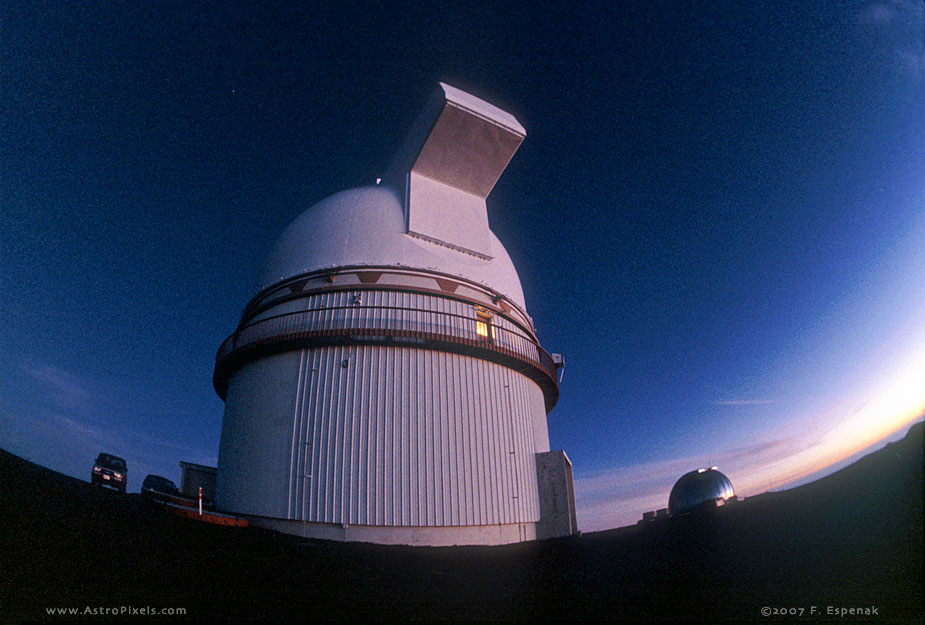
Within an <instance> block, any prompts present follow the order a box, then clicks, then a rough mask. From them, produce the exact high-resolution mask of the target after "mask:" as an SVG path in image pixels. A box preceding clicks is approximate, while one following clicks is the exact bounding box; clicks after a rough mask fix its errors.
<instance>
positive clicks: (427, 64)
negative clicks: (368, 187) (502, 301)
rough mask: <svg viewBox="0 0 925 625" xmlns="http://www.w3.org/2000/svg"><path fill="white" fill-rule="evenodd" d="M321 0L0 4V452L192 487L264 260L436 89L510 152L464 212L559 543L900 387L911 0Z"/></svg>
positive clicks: (919, 83)
mask: <svg viewBox="0 0 925 625" xmlns="http://www.w3.org/2000/svg"><path fill="white" fill-rule="evenodd" d="M325 4H327V5H328V8H305V7H302V8H295V9H286V8H282V7H279V6H271V5H267V6H263V5H251V4H241V5H237V6H234V5H232V4H231V3H225V2H220V3H215V4H204V3H195V4H194V3H166V2H151V3H125V4H122V5H116V6H113V5H112V4H110V3H105V4H99V3H86V6H85V5H84V4H82V3H77V4H73V5H67V6H63V7H55V6H49V5H46V6H42V5H38V4H29V5H26V4H25V3H8V4H7V5H6V6H4V8H2V9H0V25H2V26H0V150H2V151H0V193H2V195H0V295H2V300H0V301H2V304H0V447H3V448H5V449H7V450H10V451H13V452H14V453H18V454H20V455H24V456H26V457H28V458H30V459H33V460H35V461H37V462H40V463H41V464H44V465H47V466H50V467H52V468H55V469H58V470H62V471H64V472H67V473H71V474H73V475H77V476H79V477H82V478H86V476H87V474H88V472H89V468H90V464H91V462H92V458H93V456H94V455H95V453H96V452H97V451H100V450H103V449H105V450H107V451H112V452H114V453H121V454H122V455H124V456H126V458H127V459H128V460H129V464H130V471H131V473H130V484H129V486H130V489H137V488H138V487H139V485H140V482H141V479H142V478H143V476H144V474H145V473H148V472H156V473H160V474H163V475H166V476H168V477H171V478H173V479H178V478H179V466H178V461H179V460H191V461H202V462H209V463H214V462H215V456H216V455H217V448H218V438H219V432H220V428H221V415H222V409H223V405H222V402H221V401H220V400H219V398H218V397H217V396H216V395H215V393H214V391H213V390H212V386H211V372H212V365H213V358H214V354H215V350H216V349H217V347H218V345H219V344H220V343H221V341H222V340H223V339H224V338H225V337H226V336H227V335H228V334H230V333H231V331H232V330H233V329H234V327H235V325H236V323H237V321H238V317H239V314H240V312H241V310H242V308H243V306H244V304H245V303H246V302H247V301H248V299H249V298H250V297H251V296H252V295H253V293H254V288H255V286H256V285H255V281H256V278H257V272H258V271H259V268H260V266H261V264H262V262H263V257H264V255H265V254H266V253H267V252H268V251H269V249H270V246H271V245H272V243H273V241H274V240H275V238H276V237H277V236H278V235H279V234H280V233H281V231H282V230H283V228H284V227H285V226H286V224H287V223H288V222H289V221H291V220H292V219H294V218H295V217H296V216H297V215H298V214H299V213H300V212H301V211H303V210H304V209H306V208H308V207H309V206H310V205H311V204H313V203H314V202H316V201H318V200H320V199H321V198H323V197H325V196H327V195H329V194H331V193H334V192H336V191H338V190H341V189H344V188H348V187H352V186H357V185H363V184H371V183H372V182H373V181H374V180H375V178H376V177H377V176H379V175H381V173H382V171H383V169H384V166H385V164H386V163H387V162H388V160H389V158H390V157H391V155H392V153H393V151H394V150H395V149H396V148H397V147H398V145H399V143H400V141H401V139H402V138H403V136H404V133H405V132H406V130H407V129H408V126H409V124H410V123H411V121H412V120H413V118H414V116H415V114H416V112H417V111H418V109H419V108H420V106H421V105H422V104H423V101H424V99H425V97H426V96H427V95H428V93H429V92H430V91H431V90H432V89H433V88H434V87H435V85H436V83H437V81H439V80H443V81H445V82H448V83H450V84H452V85H454V86H457V87H460V88H463V89H465V90H468V91H471V92H472V93H475V94H476V95H479V96H481V97H483V98H485V99H487V100H488V101H490V102H492V103H493V104H496V105H498V106H500V107H501V108H503V109H505V110H508V111H510V112H512V113H513V114H514V115H515V116H516V117H517V118H518V119H519V120H520V121H521V123H522V124H523V125H524V126H525V128H526V129H527V138H526V140H525V142H524V144H523V146H522V147H521V149H520V151H519V152H518V153H517V155H516V156H515V157H514V159H513V161H512V163H511V165H510V167H509V168H508V170H507V171H506V172H505V174H504V176H503V177H502V179H501V181H500V182H499V184H498V186H497V187H496V188H495V191H494V192H493V194H492V195H491V197H490V198H489V200H488V203H489V217H490V221H491V225H492V228H493V230H494V231H495V232H496V233H497V234H498V236H499V238H500V239H501V240H502V241H503V242H504V243H505V245H506V246H507V248H508V250H509V252H510V254H511V256H512V258H513V259H514V262H515V264H516V266H517V267H518V270H519V272H520V275H521V279H522V281H523V285H524V290H525V293H526V298H527V305H528V309H529V312H530V313H531V315H532V316H533V317H534V319H535V321H536V325H537V328H538V331H539V333H540V338H541V341H542V342H543V344H544V346H545V347H546V348H547V349H548V350H549V351H553V352H561V353H563V354H564V355H565V358H566V370H565V374H564V379H563V386H562V399H561V401H560V403H559V405H558V406H557V407H556V408H555V410H554V411H553V412H552V413H551V415H550V438H551V441H552V445H553V447H560V448H564V449H565V450H566V451H567V453H568V454H569V456H570V458H571V459H572V462H573V464H574V468H575V474H576V478H577V479H578V495H579V508H580V513H579V518H580V520H581V522H582V525H583V527H584V528H586V529H587V528H596V527H604V526H607V525H614V524H624V525H625V524H629V523H632V522H633V521H634V520H635V518H634V517H635V515H636V514H637V513H639V512H641V510H642V509H648V507H651V506H654V505H656V504H653V503H652V502H653V501H655V502H656V503H657V501H656V500H661V499H662V498H664V499H665V500H666V501H667V494H668V491H667V489H670V486H671V482H672V481H673V480H674V479H675V478H676V477H677V476H680V475H681V474H682V473H684V472H686V471H687V470H690V469H692V468H696V467H697V466H700V465H703V464H706V463H709V462H712V463H714V464H717V463H719V464H721V465H722V466H720V468H721V469H725V470H726V471H727V474H729V476H730V478H731V479H732V481H733V483H734V484H735V485H736V486H737V488H738V489H739V491H740V493H741V492H742V491H743V490H744V491H746V494H749V492H759V491H760V490H763V489H766V488H767V487H768V486H775V487H776V486H780V485H782V484H784V483H786V482H787V481H789V480H790V479H792V478H794V477H796V476H797V473H800V474H801V475H802V473H805V472H806V467H807V466H808V465H807V464H806V462H803V464H799V463H797V464H794V463H790V464H789V465H788V464H787V463H786V462H784V461H785V460H786V459H788V458H791V457H797V456H799V454H800V453H801V452H803V453H807V450H808V449H815V450H816V451H817V452H818V453H817V454H816V456H818V457H820V458H821V457H823V456H824V454H822V451H824V450H822V448H819V449H817V448H816V447H814V445H817V444H820V441H828V440H829V438H827V437H828V436H829V434H831V433H832V432H835V431H838V432H841V430H839V428H840V427H841V428H843V429H845V428H847V429H845V431H849V430H850V431H851V432H858V431H859V430H857V427H860V426H858V425H857V423H855V422H854V421H852V419H860V420H862V421H863V419H864V418H866V419H867V420H868V421H870V420H871V419H873V420H874V421H877V420H878V419H879V420H881V421H883V420H884V419H886V418H885V417H883V416H882V415H879V413H878V415H879V416H878V415H874V416H871V414H868V413H864V414H866V415H867V416H866V417H864V415H863V414H861V413H863V412H864V410H872V408H870V407H871V406H873V405H874V404H875V403H876V400H877V398H880V397H882V396H883V393H885V392H886V391H887V390H888V388H889V387H890V386H891V385H892V384H893V383H894V382H895V381H896V380H898V379H900V378H902V377H903V376H904V375H905V376H906V378H908V376H909V375H910V374H909V371H913V372H919V371H920V370H919V369H915V367H914V366H913V367H912V369H910V363H912V362H913V361H915V362H919V363H920V362H921V358H922V357H923V355H925V312H923V311H925V286H923V285H925V252H923V250H925V3H923V2H922V1H921V0H899V1H886V2H872V1H867V0H864V1H860V0H858V1H850V2H839V3H821V2H789V3H786V2H774V3H755V2H753V1H750V2H724V3H710V2H664V3H659V2H638V3H632V4H630V5H628V6H616V5H617V4H618V3H610V2H608V3H600V6H593V5H591V4H590V3H585V4H582V5H580V6H579V5H570V4H569V3H561V2H554V3H529V4H524V5H523V6H521V7H519V8H517V9H510V10H502V9H500V8H499V7H498V6H497V5H496V4H495V3H492V4H489V5H486V6H485V7H483V8H480V7H478V6H476V5H473V4H471V3H461V4H452V3H433V6H423V7H422V6H418V4H430V3H412V4H411V5H409V8H401V7H400V5H394V4H388V3H382V4H376V3H360V4H361V5H362V6H357V7H352V8H351V7H346V6H341V5H346V4H347V3H335V2H330V3H325ZM412 6H413V7H414V8H410V7H412ZM916 359H918V360H916ZM923 370H925V369H923ZM912 375H917V373H913V374H912ZM923 376H925V374H923ZM922 386H923V387H925V384H922ZM908 394H909V393H906V395H908ZM913 395H915V396H914V397H913V398H912V400H910V401H912V403H911V404H909V402H906V404H909V405H911V406H913V407H912V408H911V409H909V408H908V406H907V405H906V404H903V405H902V406H899V407H898V408H897V407H896V406H893V408H891V410H893V413H891V414H893V416H894V417H895V418H896V419H898V421H895V423H894V421H890V423H891V424H893V425H896V423H900V424H905V423H908V422H909V421H910V420H914V419H915V418H916V416H919V417H920V416H921V412H920V411H921V407H922V406H923V405H925V400H923V397H925V392H923V393H920V394H915V393H913ZM907 399H908V398H907ZM872 402H873V403H872ZM916 402H918V403H916ZM877 405H880V404H877ZM890 405H891V406H892V404H890ZM916 407H917V408H916ZM910 410H912V412H910ZM897 411H898V412H901V413H902V416H900V417H896V414H898V412H897ZM916 411H918V415H916V414H914V413H915V412H916ZM894 413H895V414H894ZM859 414H860V415H861V416H858V415H859ZM891 418H892V417H891ZM856 426H857V427H856ZM891 427H892V425H891ZM892 429H895V427H893V428H892ZM883 434H884V433H883V432H878V433H876V436H873V435H872V434H870V433H869V432H868V433H865V434H863V435H862V434H860V433H857V434H856V435H852V436H854V437H855V438H856V439H857V441H860V442H862V443H863V446H867V445H869V444H870V443H871V442H872V441H873V440H874V439H879V438H882V436H883ZM846 436H847V435H840V438H838V443H837V445H836V446H838V447H839V450H840V455H839V457H841V456H845V455H847V454H848V453H849V452H850V453H853V452H855V451H857V450H856V449H855V448H854V447H852V446H851V444H849V443H848V442H845V441H847V440H848V438H851V436H847V438H846ZM865 436H866V438H865ZM832 437H835V435H834V434H832ZM833 440H834V439H833ZM827 444H828V443H827ZM852 444H853V443H852ZM859 444H860V443H859ZM831 445H835V443H831V444H830V445H829V446H830V447H831ZM826 449H828V448H826ZM814 453H815V452H814ZM836 455H838V454H836ZM816 456H814V457H816ZM830 456H831V454H830V455H825V458H827V460H826V463H827V462H830V461H833V460H834V457H830ZM723 461H725V464H724V463H723ZM778 462H781V463H783V464H781V465H780V466H778V465H777V464H775V463H778ZM794 462H796V461H794ZM823 464H824V463H823ZM784 465H786V466H784ZM794 467H798V468H794ZM730 468H731V469H733V471H730V470H729V469H730ZM765 481H767V484H765ZM743 485H744V489H743ZM760 485H764V486H763V487H761V486H760ZM621 493H622V494H621ZM629 501H632V502H634V503H632V504H630V503H627V502H629ZM621 502H622V503H621ZM659 505H664V504H659ZM582 508H584V511H583V512H582V511H581V509H582Z"/></svg>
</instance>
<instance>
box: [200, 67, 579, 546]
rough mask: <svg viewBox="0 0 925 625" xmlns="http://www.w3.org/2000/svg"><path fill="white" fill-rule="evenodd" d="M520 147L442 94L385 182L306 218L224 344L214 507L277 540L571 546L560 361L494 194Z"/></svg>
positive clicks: (514, 131) (472, 101)
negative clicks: (530, 300)
mask: <svg viewBox="0 0 925 625" xmlns="http://www.w3.org/2000/svg"><path fill="white" fill-rule="evenodd" d="M524 136H525V132H524V129H523V127H521V125H520V124H519V123H518V122H517V120H516V119H514V118H513V117H512V116H511V115H509V114H508V113H505V112H504V111H501V110H499V109H497V108H495V107H494V106H492V105H490V104H488V103H486V102H484V101H482V100H479V99H477V98H475V97H473V96H471V95H469V94H467V93H463V92H462V91H459V90H458V89H454V88H453V87H450V86H449V85H444V84H441V85H440V87H439V89H437V91H436V93H435V94H434V97H433V98H432V99H431V101H430V102H429V103H428V104H427V106H426V107H425V108H424V111H423V112H422V114H421V116H420V118H419V119H418V121H417V123H416V125H415V127H414V128H413V129H412V131H411V133H410V134H409V135H408V138H407V140H406V141H405V144H404V146H403V147H402V149H401V150H400V151H399V154H398V155H397V156H396V158H395V159H394V161H393V164H392V165H391V167H390V169H389V171H388V173H387V174H386V175H385V177H384V179H383V180H382V183H381V184H377V185H375V186H369V187H363V188H358V189H350V190H348V191H343V192H341V193H337V194H335V195H333V196H331V197H329V198H327V199H324V200H322V201H321V202H319V203H318V204H316V205H314V206H312V207H311V208H309V209H308V210H307V211H305V212H304V213H302V215H300V216H299V217H298V218H296V220H295V221H294V222H292V224H291V225H290V226H289V227H288V228H287V229H286V230H285V232H283V234H282V236H281V237H280V238H279V240H278V242H277V243H276V246H275V247H274V249H273V251H272V252H271V253H270V256H269V258H268V260H267V262H266V266H265V268H264V272H263V276H262V278H261V283H260V287H261V290H260V291H259V292H258V293H257V295H256V296H255V297H254V298H253V299H252V300H251V301H250V303H249V304H248V305H247V307H246V308H245V309H244V313H243V315H242V318H241V322H240V324H239V326H238V328H237V330H236V331H235V332H234V334H232V335H231V336H230V337H229V338H228V339H227V340H226V341H225V342H224V343H223V344H222V346H221V348H220V349H219V352H218V356H217V359H216V366H215V375H214V385H215V388H216V391H217V392H218V394H219V396H221V397H222V399H224V400H225V415H224V421H223V424H222V437H221V446H220V449H219V463H218V476H217V482H216V502H215V503H216V506H217V507H218V508H220V509H223V510H227V511H230V512H234V513H238V514H244V515H247V516H249V517H250V518H251V521H252V522H253V523H254V524H256V525H263V526H266V527H270V528H273V529H277V530H281V531H284V532H289V533H294V534H300V535H304V536H313V537H319V538H330V539H337V540H358V541H368V542H378V543H398V544H422V545H454V544H502V543H511V542H519V541H525V540H533V539H536V538H545V537H551V536H562V535H568V534H572V533H575V532H576V531H577V528H576V524H575V503H574V494H573V491H572V484H571V463H570V462H569V461H568V458H567V457H566V456H565V454H564V453H563V452H561V451H557V452H554V451H550V450H549V437H548V431H547V424H546V414H547V412H548V411H549V410H551V409H552V407H553V406H554V405H555V403H556V401H557V399H558V396H559V387H558V382H557V363H561V358H559V359H558V360H553V358H552V357H551V356H550V355H549V354H548V353H546V351H544V350H543V349H542V348H541V347H540V345H539V342H538V340H537V338H536V333H535V331H534V328H533V323H532V320H531V319H530V317H529V315H528V314H527V312H526V306H525V304H524V297H523V292H522V289H521V286H520V280H519V278H518V276H517V271H516V270H515V269H514V265H513V264H512V263H511V259H510V258H509V257H508V255H507V252H506V251H505V249H504V246H502V245H501V242H500V241H499V240H498V239H497V237H495V235H494V234H493V233H492V232H491V230H490V229H489V225H488V214H487V210H486V205H485V199H486V197H487V196H488V194H489V193H490V192H491V190H492V188H493V187H494V184H495V182H496V181H497V180H498V178H499V177H500V175H501V173H502V172H503V171H504V169H505V168H506V166H507V164H508V162H509V161H510V159H511V157H512V156H513V155H514V152H515V151H516V150H517V148H518V147H519V145H520V143H521V141H523V138H524Z"/></svg>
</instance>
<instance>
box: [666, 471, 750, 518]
mask: <svg viewBox="0 0 925 625" xmlns="http://www.w3.org/2000/svg"><path fill="white" fill-rule="evenodd" d="M732 497H735V492H734V491H733V490H732V482H730V481H729V478H728V477H726V476H725V475H723V474H722V473H720V472H719V471H717V470H716V468H715V467H714V468H711V469H697V470H696V471H691V472H690V473H685V474H684V475H682V476H681V479H679V480H678V481H677V482H676V483H675V485H674V488H672V489H671V494H670V495H669V496H668V513H669V514H680V513H682V512H688V511H690V510H693V509H695V508H697V507H698V506H700V505H701V504H703V503H704V502H707V501H716V500H720V499H721V500H722V501H723V502H724V503H725V501H726V500H727V499H731V498H732Z"/></svg>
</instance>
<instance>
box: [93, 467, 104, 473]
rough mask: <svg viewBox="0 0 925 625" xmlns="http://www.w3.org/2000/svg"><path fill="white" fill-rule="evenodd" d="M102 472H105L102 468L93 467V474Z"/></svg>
mask: <svg viewBox="0 0 925 625" xmlns="http://www.w3.org/2000/svg"><path fill="white" fill-rule="evenodd" d="M102 470H103V469H101V468H100V467H93V472H94V473H99V472H100V471H102Z"/></svg>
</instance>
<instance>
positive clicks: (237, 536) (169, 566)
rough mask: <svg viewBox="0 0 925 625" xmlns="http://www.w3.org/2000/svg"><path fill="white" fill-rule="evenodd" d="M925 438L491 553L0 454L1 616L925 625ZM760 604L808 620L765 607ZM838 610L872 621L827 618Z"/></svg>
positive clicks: (917, 429)
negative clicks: (361, 532)
mask: <svg viewBox="0 0 925 625" xmlns="http://www.w3.org/2000/svg"><path fill="white" fill-rule="evenodd" d="M922 433H923V425H922V424H918V425H916V426H913V428H912V429H911V430H910V433H909V434H908V435H907V436H906V438H905V439H903V440H902V441H899V442H897V443H893V444H891V445H889V446H887V447H886V448H884V449H882V450H880V451H878V452H876V453H873V454H871V455H869V456H867V457H865V458H863V459H861V460H860V461H858V462H857V463H855V464H854V465H851V466H850V467H847V468H845V469H843V470H841V471H839V472H838V473H835V474H833V475H830V476H828V477H826V478H824V479H822V480H819V481H817V482H814V483H812V484H808V485H806V486H803V487H800V488H797V489H794V490H790V491H785V492H781V493H770V494H766V495H761V496H758V497H753V498H749V499H748V500H747V501H745V502H740V503H738V504H735V505H731V506H726V507H725V508H720V509H717V510H715V511H713V512H711V513H709V514H701V515H694V516H688V517H680V518H676V519H669V520H667V521H664V522H661V523H654V524H650V525H647V526H645V527H627V528H621V529H617V530H611V531H607V532H599V533H594V534H586V535H584V536H581V537H573V538H568V539H560V540H551V541H543V542H538V543H529V544H521V545H511V546H505V547H491V548H488V547H452V548H415V547H388V546H377V545H365V544H341V543H331V542H325V541H317V540H310V541H309V540H305V539H300V538H296V537H291V536H286V535H282V534H277V533H274V532H269V531H263V530H258V529H255V528H248V529H243V530H242V529H232V528H224V527H215V526H209V525H206V524H203V523H198V522H195V521H188V520H185V519H181V518H178V517H173V516H169V515H167V514H166V513H164V512H163V511H161V510H160V509H157V508H152V507H149V506H148V505H147V504H146V503H145V502H144V501H142V500H141V499H140V497H139V496H138V495H120V494H119V493H116V492H114V491H109V490H106V491H100V490H95V489H93V488H91V486H90V485H89V484H88V483H86V482H82V481H79V480H75V479H73V478H69V477H65V476H63V475H61V474H58V473H55V472H53V471H50V470H48V469H44V468H42V467H39V466H37V465H34V464H32V463H29V462H27V461H25V460H22V459H20V458H17V457H16V456H13V455H10V454H8V453H6V452H3V451H0V622H21V621H32V620H41V621H51V622H59V623H60V622H68V617H62V616H49V615H47V614H46V611H45V608H52V607H76V608H79V610H80V611H81V612H82V611H83V610H84V609H85V608H87V607H90V608H91V609H93V608H96V607H104V608H120V607H121V606H126V607H134V608H141V607H145V606H151V607H153V608H168V607H181V608H185V609H186V616H185V617H184V616H159V617H154V618H153V619H152V618H151V617H148V618H146V617H144V616H133V617H129V616H123V617H121V618H120V617H112V616H104V617H99V620H101V621H107V622H115V621H120V620H131V621H134V622H139V621H143V620H156V621H157V622H180V621H183V620H187V619H189V618H193V619H197V620H221V621H225V622H228V621H232V622H233V621H239V620H268V621H275V622H280V621H290V620H349V621H367V620H382V619H385V620H390V621H408V620H457V621H458V620H465V621H472V620H479V621H485V620H530V621H533V620H548V619H567V620H578V619H582V620H593V621H598V622H600V621H610V620H619V621H637V620H675V619H685V620H701V621H708V622H714V621H721V620H742V621H751V622H780V621H783V620H795V621H820V620H830V621H840V622H841V621H849V622H875V623H890V622H912V623H921V622H922V621H923V604H922V602H923V590H922V582H923V575H922V498H923V490H922V470H923V463H922V448H923V437H922ZM91 460H92V459H91ZM89 466H90V465H89V464H88V470H89ZM765 606H767V607H770V608H797V609H799V608H803V609H804V613H803V616H802V617H799V616H797V617H792V616H790V617H782V616H776V615H772V616H770V617H767V618H766V617H764V616H762V614H761V608H763V607H765ZM813 606H814V607H815V613H811V608H812V607H813ZM829 606H832V607H834V608H842V607H843V608H851V607H876V608H877V612H878V615H876V616H861V617H858V616H850V615H846V616H845V617H844V618H839V617H838V616H827V615H826V611H827V609H828V608H829ZM92 620H94V618H93V617H91V616H78V617H71V618H70V621H75V622H90V621H92Z"/></svg>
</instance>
